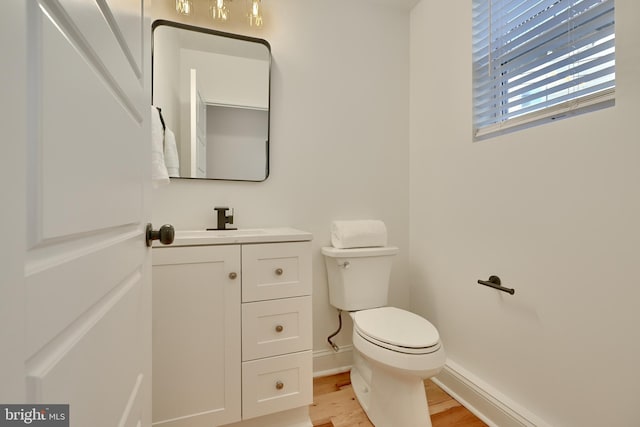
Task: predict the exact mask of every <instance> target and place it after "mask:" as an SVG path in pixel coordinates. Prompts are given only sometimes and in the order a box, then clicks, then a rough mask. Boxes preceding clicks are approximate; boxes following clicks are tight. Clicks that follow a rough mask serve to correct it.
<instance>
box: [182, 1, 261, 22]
mask: <svg viewBox="0 0 640 427" xmlns="http://www.w3.org/2000/svg"><path fill="white" fill-rule="evenodd" d="M175 1H176V12H177V13H178V14H180V15H185V16H191V15H193V13H194V12H193V7H194V6H193V3H194V2H199V1H202V2H204V0H175ZM232 1H233V0H209V16H210V17H211V19H213V21H214V22H220V23H221V22H228V21H229V20H230V19H231V8H230V7H229V3H231V2H232ZM244 1H245V10H246V17H247V22H248V24H249V26H251V27H262V26H263V24H264V19H263V17H262V0H244Z"/></svg>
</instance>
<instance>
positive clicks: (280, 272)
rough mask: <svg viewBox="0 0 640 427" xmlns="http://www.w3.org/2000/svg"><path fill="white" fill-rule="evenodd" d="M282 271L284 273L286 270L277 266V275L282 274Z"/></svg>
mask: <svg viewBox="0 0 640 427" xmlns="http://www.w3.org/2000/svg"><path fill="white" fill-rule="evenodd" d="M282 273H284V270H283V269H281V268H276V275H277V276H282Z"/></svg>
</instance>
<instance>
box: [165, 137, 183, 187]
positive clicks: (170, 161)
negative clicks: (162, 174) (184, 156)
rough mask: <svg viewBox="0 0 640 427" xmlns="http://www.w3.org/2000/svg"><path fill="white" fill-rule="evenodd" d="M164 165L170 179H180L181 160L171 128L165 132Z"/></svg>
mask: <svg viewBox="0 0 640 427" xmlns="http://www.w3.org/2000/svg"><path fill="white" fill-rule="evenodd" d="M164 163H165V165H166V166H167V172H168V173H169V176H170V177H172V178H178V177H180V159H179V158H178V146H177V145H176V135H175V134H174V133H173V131H172V130H171V129H169V128H166V129H165V130H164Z"/></svg>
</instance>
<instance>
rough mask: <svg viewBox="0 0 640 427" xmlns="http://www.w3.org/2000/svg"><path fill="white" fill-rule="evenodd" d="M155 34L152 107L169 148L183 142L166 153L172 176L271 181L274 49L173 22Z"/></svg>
mask: <svg viewBox="0 0 640 427" xmlns="http://www.w3.org/2000/svg"><path fill="white" fill-rule="evenodd" d="M152 29H153V94H152V103H153V105H154V106H156V107H158V108H159V109H160V110H161V114H162V118H163V121H164V124H165V143H166V142H167V138H168V135H171V137H172V138H175V147H176V148H175V150H173V151H171V153H169V154H167V151H166V150H165V157H166V160H167V166H168V169H169V176H171V177H172V178H188V179H218V180H233V181H264V180H265V179H267V177H268V176H269V143H270V140H269V139H270V138H269V128H270V92H271V91H270V86H271V85H270V81H271V46H270V45H269V43H268V42H267V41H266V40H263V39H258V38H254V37H248V36H241V35H237V34H231V33H225V32H221V31H217V30H212V29H208V28H201V27H195V26H191V25H186V24H182V23H177V22H172V21H166V20H157V21H155V22H154V23H153V25H152ZM166 129H168V130H169V131H170V132H167V131H166Z"/></svg>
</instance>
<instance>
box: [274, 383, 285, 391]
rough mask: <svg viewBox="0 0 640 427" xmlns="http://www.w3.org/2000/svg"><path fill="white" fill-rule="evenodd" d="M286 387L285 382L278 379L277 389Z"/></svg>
mask: <svg viewBox="0 0 640 427" xmlns="http://www.w3.org/2000/svg"><path fill="white" fill-rule="evenodd" d="M283 388H284V383H283V382H282V381H278V382H277V383H276V389H277V390H282V389H283Z"/></svg>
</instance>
